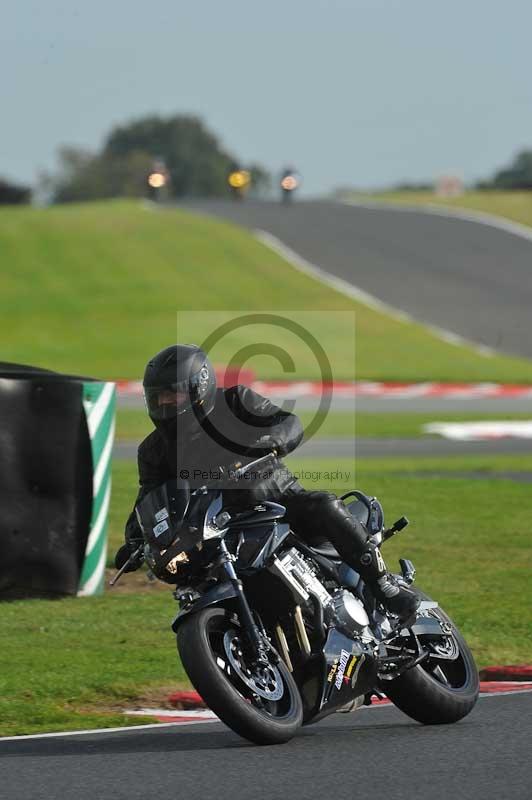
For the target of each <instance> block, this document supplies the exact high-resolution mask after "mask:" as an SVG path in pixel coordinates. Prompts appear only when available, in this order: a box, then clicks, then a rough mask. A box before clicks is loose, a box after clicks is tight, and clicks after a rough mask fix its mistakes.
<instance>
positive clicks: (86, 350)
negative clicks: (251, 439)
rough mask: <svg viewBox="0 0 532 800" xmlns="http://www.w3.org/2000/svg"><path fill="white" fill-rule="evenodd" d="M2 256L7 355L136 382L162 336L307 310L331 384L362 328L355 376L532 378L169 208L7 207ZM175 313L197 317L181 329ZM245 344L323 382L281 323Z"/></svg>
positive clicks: (349, 365) (230, 229) (275, 367)
mask: <svg viewBox="0 0 532 800" xmlns="http://www.w3.org/2000/svg"><path fill="white" fill-rule="evenodd" d="M0 253H2V260H1V265H0V267H1V272H2V292H1V293H0V337H1V339H2V352H3V356H2V357H3V359H4V360H8V361H15V362H28V363H32V364H35V365H38V366H44V367H48V368H50V369H56V370H60V371H65V372H70V373H72V372H73V373H78V374H79V373H83V374H89V375H94V376H96V377H102V378H109V379H114V378H135V377H137V376H138V374H139V372H140V371H141V369H142V366H143V364H145V362H146V361H147V359H148V358H149V357H150V356H151V355H153V353H154V352H157V351H158V350H160V349H161V348H162V347H164V346H165V345H167V344H168V342H172V341H175V340H176V338H180V339H184V340H187V341H199V342H201V341H203V340H204V338H205V337H206V336H207V335H208V334H210V333H211V331H212V330H213V328H214V327H216V325H217V324H218V322H219V321H221V319H222V318H223V317H222V316H221V312H223V311H235V310H236V311H239V310H242V311H249V310H251V311H264V310H265V309H276V310H278V311H280V312H282V311H283V310H286V311H287V312H296V311H307V312H309V313H310V317H307V319H306V323H305V325H306V327H307V329H309V330H310V331H312V333H313V334H314V335H315V336H316V337H317V338H318V339H319V342H320V343H321V345H322V347H323V348H324V349H325V352H326V353H327V355H328V357H329V359H330V360H331V362H332V367H333V374H334V377H335V378H337V379H340V378H348V379H349V378H352V377H353V376H354V374H355V363H354V361H355V359H354V355H353V342H354V338H355V336H354V334H355V332H356V356H357V358H356V375H357V377H359V378H367V379H375V380H383V379H388V380H407V381H408V380H414V381H415V380H443V381H453V380H457V381H459V380H469V381H493V380H500V381H517V382H527V381H532V361H529V360H525V359H521V358H510V357H505V356H493V357H483V356H481V355H479V354H478V353H477V352H476V351H474V350H472V349H468V348H465V347H457V346H455V345H451V344H448V343H445V342H443V341H441V340H439V339H437V338H436V337H435V336H434V335H432V334H431V333H429V332H428V331H427V330H426V329H425V328H424V327H423V326H421V325H417V324H413V323H405V322H400V321H398V320H394V319H390V318H389V317H388V316H386V315H384V314H380V313H377V312H375V311H373V310H371V309H369V308H367V307H366V306H363V305H361V304H359V303H355V302H353V301H352V300H350V299H349V298H346V297H344V296H343V295H341V294H339V293H338V292H336V291H333V290H332V289H329V288H328V287H326V286H324V285H323V284H321V283H319V282H317V281H316V280H314V279H313V278H310V277H308V276H306V275H303V274H301V273H300V272H298V271H297V270H295V269H293V268H291V267H290V266H289V265H287V263H286V262H285V261H283V260H282V259H281V258H280V257H279V256H278V255H276V254H275V253H273V252H271V251H270V250H269V249H268V248H266V247H265V246H263V245H262V244H260V243H259V242H257V241H256V240H255V239H254V238H253V237H252V236H251V235H250V234H249V233H248V232H247V231H245V230H243V229H240V228H238V227H235V226H233V225H229V224H228V223H225V222H219V221H216V220H212V219H208V218H206V217H200V216H195V215H193V214H189V213H186V212H184V211H180V210H177V209H169V210H165V211H157V212H155V211H150V210H147V209H146V208H144V207H143V206H142V205H141V204H139V203H134V202H125V201H117V202H107V203H95V204H89V203H88V204H84V205H68V206H56V207H52V208H46V209H37V208H29V209H17V208H8V209H6V210H5V211H2V215H1V217H0ZM21 308H24V314H20V309H21ZM183 310H186V311H188V312H191V311H194V313H189V314H188V316H187V320H186V324H183V325H181V326H180V327H179V333H178V322H177V312H178V311H183ZM199 312H208V316H207V317H205V315H204V314H203V313H199ZM340 312H345V313H343V314H342V313H340ZM287 316H291V315H290V313H287ZM28 319H31V321H32V324H31V325H28ZM264 337H266V338H264ZM253 338H254V339H255V341H266V342H268V343H269V345H271V346H274V347H275V346H279V347H283V348H286V347H288V348H289V350H290V352H291V355H292V356H293V358H294V361H295V364H296V374H294V375H292V376H291V377H298V378H315V377H318V367H317V364H316V363H315V359H314V357H313V356H312V355H311V353H310V351H309V348H308V346H307V345H306V344H305V343H304V342H303V341H301V340H298V339H297V338H295V337H294V341H293V342H292V341H290V342H288V341H287V333H286V331H285V330H284V329H283V330H282V329H275V328H272V326H268V328H266V329H265V330H262V329H261V327H260V326H256V328H255V329H254V331H253ZM249 343H250V331H249V329H248V328H240V329H239V330H238V331H235V332H233V333H232V334H231V335H228V336H226V337H225V338H224V339H223V340H222V341H221V342H220V345H219V347H218V348H217V349H216V351H215V356H216V360H219V361H221V362H222V363H224V362H227V361H228V360H229V359H230V358H231V357H232V356H233V355H234V353H236V352H238V351H239V350H240V349H241V348H242V347H244V346H246V345H249ZM249 365H250V366H253V367H254V368H255V369H256V371H257V373H258V374H260V375H261V376H262V377H264V378H275V377H282V376H281V375H280V366H279V363H278V361H277V359H275V358H272V357H269V356H268V357H266V356H262V357H255V358H252V359H251V360H250V361H249Z"/></svg>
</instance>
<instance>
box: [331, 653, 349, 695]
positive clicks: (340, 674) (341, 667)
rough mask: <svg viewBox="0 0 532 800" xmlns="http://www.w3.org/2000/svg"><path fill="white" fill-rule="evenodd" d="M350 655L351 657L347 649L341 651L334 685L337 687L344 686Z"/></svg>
mask: <svg viewBox="0 0 532 800" xmlns="http://www.w3.org/2000/svg"><path fill="white" fill-rule="evenodd" d="M350 657H351V653H348V652H347V650H342V651H341V653H340V662H339V664H338V671H337V673H336V680H335V682H334V685H335V686H336V688H337V689H341V688H342V681H343V679H344V672H345V669H346V667H347V663H348V661H349V658H350Z"/></svg>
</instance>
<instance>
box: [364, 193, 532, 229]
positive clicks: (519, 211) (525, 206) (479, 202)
mask: <svg viewBox="0 0 532 800" xmlns="http://www.w3.org/2000/svg"><path fill="white" fill-rule="evenodd" d="M355 197H357V195H355ZM358 197H360V195H358ZM371 197H372V198H373V199H377V200H386V202H391V203H400V204H403V205H420V204H421V205H423V204H426V203H435V204H437V205H441V206H449V207H451V208H466V209H469V210H473V211H482V212H484V213H487V214H495V215H496V216H499V217H506V219H510V220H512V221H513V222H519V223H521V224H522V225H530V226H532V192H502V191H485V192H478V191H476V192H475V191H471V192H464V194H462V195H460V196H458V197H438V196H437V195H436V194H434V193H433V192H382V193H381V194H376V195H371Z"/></svg>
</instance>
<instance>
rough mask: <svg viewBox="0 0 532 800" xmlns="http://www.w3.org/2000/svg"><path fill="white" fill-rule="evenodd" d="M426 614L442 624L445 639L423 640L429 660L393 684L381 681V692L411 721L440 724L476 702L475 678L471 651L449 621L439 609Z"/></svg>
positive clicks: (455, 720)
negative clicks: (445, 633)
mask: <svg viewBox="0 0 532 800" xmlns="http://www.w3.org/2000/svg"><path fill="white" fill-rule="evenodd" d="M416 593H417V594H419V596H420V597H421V599H423V600H427V599H429V598H427V596H426V595H424V594H423V593H422V592H419V591H417V592H416ZM429 613H430V615H432V616H435V617H437V618H438V619H439V620H441V621H442V622H443V623H444V624H445V626H446V629H447V631H448V632H449V636H448V637H438V638H437V639H436V638H435V639H433V640H431V641H430V640H429V641H428V642H427V641H425V640H424V641H423V646H424V647H426V648H427V649H428V650H430V655H429V657H428V658H427V659H426V660H425V661H423V662H421V663H420V664H418V665H417V666H416V667H413V668H412V669H410V670H408V671H407V672H404V673H403V674H402V675H400V676H399V677H398V678H395V679H394V680H393V681H383V683H382V690H383V691H384V692H385V693H386V694H387V696H388V697H389V698H390V700H391V701H392V703H394V704H395V705H396V706H397V707H398V708H400V709H401V711H404V713H405V714H408V716H409V717H412V719H415V720H417V721H418V722H422V723H424V724H425V725H441V724H448V723H451V722H457V721H458V720H459V719H462V717H465V716H466V715H467V714H469V712H470V711H471V710H472V709H473V707H474V705H475V703H476V702H477V698H478V693H479V678H478V671H477V667H476V664H475V661H474V659H473V656H472V654H471V651H470V649H469V647H468V645H467V643H466V641H465V639H464V638H463V636H462V635H461V633H460V631H459V630H458V628H457V627H456V625H455V624H454V623H453V621H452V620H451V619H450V618H449V617H448V616H447V614H446V613H445V612H444V611H443V610H442V609H441V608H435V609H430V611H429Z"/></svg>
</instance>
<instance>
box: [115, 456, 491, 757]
mask: <svg viewBox="0 0 532 800" xmlns="http://www.w3.org/2000/svg"><path fill="white" fill-rule="evenodd" d="M274 463H275V461H274V454H269V455H266V456H264V457H262V458H259V459H255V460H254V461H252V462H250V463H249V464H246V465H245V466H241V465H240V464H235V465H233V466H232V467H231V468H230V469H229V470H228V471H227V470H226V471H225V472H224V473H223V474H224V475H225V477H226V478H227V480H228V481H229V482H230V481H239V482H240V483H239V485H241V482H243V481H245V480H246V479H247V478H249V477H250V476H251V477H253V478H255V477H257V476H259V477H260V476H264V475H265V474H267V472H268V470H269V469H271V468H273V464H274ZM220 470H222V468H220ZM220 474H222V472H221V473H220ZM217 477H219V476H217ZM250 484H251V481H250ZM252 496H253V495H252V494H251V496H250V497H251V499H250V504H249V507H246V508H245V510H236V511H233V510H231V509H230V507H229V508H225V507H224V502H223V501H224V493H223V492H222V491H221V490H220V484H219V482H218V485H217V486H213V485H210V484H209V483H205V485H203V486H201V487H199V488H196V489H192V488H191V486H190V484H189V483H188V481H184V480H180V479H177V480H173V481H169V482H168V483H166V484H164V485H163V486H161V487H159V488H157V489H155V490H153V491H152V492H150V493H149V494H148V495H146V497H145V498H144V499H143V500H142V501H141V502H140V503H139V504H138V505H137V507H136V514H137V518H138V521H139V524H140V527H141V530H142V534H143V541H142V543H141V544H140V545H139V547H138V549H137V550H136V551H135V553H133V554H132V556H131V558H132V559H134V558H138V557H139V556H141V555H143V556H144V558H145V561H146V563H147V565H148V566H149V568H150V569H151V571H152V572H153V574H154V575H155V576H156V577H158V578H160V579H161V580H164V581H165V582H167V583H172V584H174V585H175V587H176V588H175V591H174V597H175V599H176V600H177V601H178V603H179V612H178V614H177V616H176V617H175V619H174V621H173V623H172V629H173V631H174V632H175V634H176V637H177V648H178V652H179V656H180V658H181V661H182V664H183V667H184V669H185V671H186V673H187V675H188V677H189V678H190V681H191V683H192V685H193V686H194V687H195V689H196V690H197V691H198V692H199V694H200V695H201V696H202V698H203V699H204V701H205V702H206V704H207V705H208V706H209V708H211V709H212V711H214V713H215V714H216V715H217V716H218V717H219V718H220V719H221V720H222V721H223V722H225V724H226V725H228V726H229V727H230V728H232V729H233V730H234V731H235V732H236V733H238V734H239V735H241V736H242V737H244V738H246V739H248V740H250V741H252V742H255V743H256V744H261V745H266V744H278V743H282V742H286V741H288V740H289V739H291V738H292V737H293V736H294V735H295V734H296V732H297V731H298V729H299V727H300V726H301V725H308V724H310V723H315V722H317V721H318V720H321V719H323V718H324V717H325V716H327V715H329V714H332V713H334V712H336V711H340V710H344V711H345V710H352V709H356V708H358V707H360V706H361V705H362V704H371V702H372V697H374V696H376V697H384V696H387V697H388V698H389V699H390V700H391V701H392V702H393V703H394V704H395V705H396V706H397V707H398V708H400V709H401V710H402V711H403V712H405V713H406V714H407V715H408V716H410V717H411V718H412V719H414V720H417V721H418V722H421V723H424V724H441V723H452V722H456V721H457V720H459V719H461V718H462V717H465V716H466V715H467V714H469V712H470V711H471V710H472V708H473V707H474V705H475V703H476V700H477V697H478V692H479V679H478V672H477V669H476V666H475V662H474V660H473V656H472V654H471V652H470V650H469V647H468V645H467V644H466V642H465V640H464V639H463V637H462V635H461V634H460V632H459V631H458V629H457V627H456V625H455V624H454V623H453V622H452V620H451V619H450V618H449V617H448V616H447V614H446V613H445V612H444V611H443V610H442V609H441V608H440V607H439V605H438V603H437V602H436V601H434V600H432V599H431V598H430V597H428V596H427V595H426V594H424V593H423V592H421V591H419V590H415V591H417V594H418V595H419V598H420V606H419V609H418V611H417V612H416V614H415V615H414V618H412V619H410V620H408V621H407V622H406V623H401V622H400V621H399V619H398V618H397V617H395V616H393V615H392V614H390V613H388V612H387V611H386V609H385V608H384V607H383V606H382V605H381V604H380V603H379V602H378V601H377V600H376V599H375V597H374V596H373V595H372V592H371V590H370V588H369V587H368V586H367V585H365V584H364V582H363V581H362V579H361V577H360V575H358V573H356V572H355V571H354V570H353V569H351V568H350V567H348V566H347V565H346V564H345V563H343V562H342V560H341V558H340V556H339V554H338V553H337V551H336V550H335V548H334V547H333V546H332V544H325V545H323V544H322V545H320V546H316V547H312V546H310V545H309V544H307V543H306V542H304V541H303V540H302V539H300V538H299V537H298V536H297V535H296V534H295V533H294V532H293V531H292V530H291V529H290V525H289V523H288V522H287V521H286V520H285V519H284V515H285V509H284V507H283V506H282V505H280V504H279V503H276V502H272V501H269V500H261V501H259V502H256V503H255V504H253V500H252ZM340 499H341V500H342V501H343V502H344V503H346V506H347V508H348V509H349V512H350V513H351V514H352V515H353V516H354V517H356V519H358V520H359V521H360V522H361V523H362V524H363V525H365V526H366V528H367V529H368V532H369V534H370V537H371V539H372V541H373V542H374V543H375V544H377V545H381V544H382V543H384V542H385V541H387V540H389V539H390V538H391V537H392V536H394V535H396V534H397V533H399V532H400V531H401V530H403V529H404V528H405V527H406V525H407V524H408V520H407V519H406V518H405V517H402V518H401V519H399V520H398V521H397V522H395V523H394V524H393V525H392V526H391V527H390V528H387V529H385V527H384V515H383V511H382V506H381V505H380V503H379V501H378V500H377V499H376V498H372V497H368V496H366V495H365V494H363V493H362V492H359V491H357V490H353V491H351V492H348V493H347V494H345V495H343V496H342V498H340ZM399 563H400V567H401V572H400V573H399V574H397V575H396V576H395V579H396V580H397V581H398V583H400V584H403V585H405V586H410V587H411V586H412V584H413V582H414V578H415V568H414V566H413V564H412V563H411V562H410V561H409V560H407V559H400V561H399ZM126 568H127V564H125V565H124V566H123V567H122V569H121V570H120V571H119V573H117V576H116V577H115V579H114V581H113V582H115V581H116V579H118V577H120V575H121V574H122V572H123V571H125V569H126Z"/></svg>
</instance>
